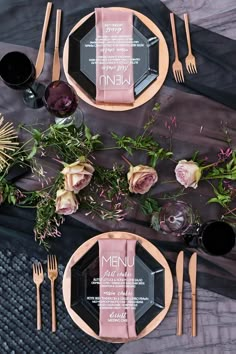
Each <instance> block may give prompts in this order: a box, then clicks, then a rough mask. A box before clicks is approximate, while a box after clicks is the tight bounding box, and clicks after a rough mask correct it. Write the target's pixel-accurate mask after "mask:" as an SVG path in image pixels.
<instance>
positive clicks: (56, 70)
mask: <svg viewBox="0 0 236 354" xmlns="http://www.w3.org/2000/svg"><path fill="white" fill-rule="evenodd" d="M60 28H61V10H60V9H59V10H57V19H56V32H55V47H54V55H53V65H52V81H56V80H59V79H60V69H61V65H60V56H59V41H60Z"/></svg>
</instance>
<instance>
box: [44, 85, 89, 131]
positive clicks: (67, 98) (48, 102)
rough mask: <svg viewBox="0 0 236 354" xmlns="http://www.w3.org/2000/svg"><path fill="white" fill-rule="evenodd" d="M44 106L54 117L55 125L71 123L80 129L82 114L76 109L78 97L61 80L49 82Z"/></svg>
mask: <svg viewBox="0 0 236 354" xmlns="http://www.w3.org/2000/svg"><path fill="white" fill-rule="evenodd" d="M44 104H45V107H46V108H47V110H48V111H49V112H50V113H51V114H53V115H54V116H55V122H56V124H69V123H73V124H74V125H75V126H76V127H80V126H81V125H82V123H83V112H82V111H81V109H80V108H79V107H78V97H77V95H76V93H75V91H74V89H73V88H72V87H71V86H70V85H69V84H68V83H67V82H64V81H62V80H56V81H53V82H51V83H50V84H49V85H48V86H47V88H46V90H45V93H44Z"/></svg>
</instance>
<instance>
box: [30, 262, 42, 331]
mask: <svg viewBox="0 0 236 354" xmlns="http://www.w3.org/2000/svg"><path fill="white" fill-rule="evenodd" d="M43 279H44V275H43V267H42V264H41V263H40V262H38V263H34V264H33V281H34V283H35V285H36V290H37V293H36V294H37V330H40V329H41V327H42V319H41V298H40V285H41V284H42V282H43Z"/></svg>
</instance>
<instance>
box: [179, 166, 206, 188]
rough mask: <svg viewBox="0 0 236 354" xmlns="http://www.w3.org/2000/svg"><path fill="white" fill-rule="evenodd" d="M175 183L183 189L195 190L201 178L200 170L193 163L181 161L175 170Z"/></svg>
mask: <svg viewBox="0 0 236 354" xmlns="http://www.w3.org/2000/svg"><path fill="white" fill-rule="evenodd" d="M175 176H176V179H177V181H178V182H179V183H180V184H182V185H183V186H184V187H185V188H188V187H192V188H194V189H195V188H197V186H198V181H199V180H200V178H201V169H200V167H199V166H198V165H197V164H196V162H194V161H186V160H181V161H179V162H178V165H177V166H176V168H175Z"/></svg>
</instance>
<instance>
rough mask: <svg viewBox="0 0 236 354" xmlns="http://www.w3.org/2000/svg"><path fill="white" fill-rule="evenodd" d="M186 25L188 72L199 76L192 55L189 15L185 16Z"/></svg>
mask: <svg viewBox="0 0 236 354" xmlns="http://www.w3.org/2000/svg"><path fill="white" fill-rule="evenodd" d="M184 24H185V32H186V37H187V44H188V55H187V57H186V59H185V65H186V69H187V70H188V72H189V74H197V65H196V59H195V57H194V55H193V54H192V48H191V39H190V30H189V22H188V15H187V14H184Z"/></svg>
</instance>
